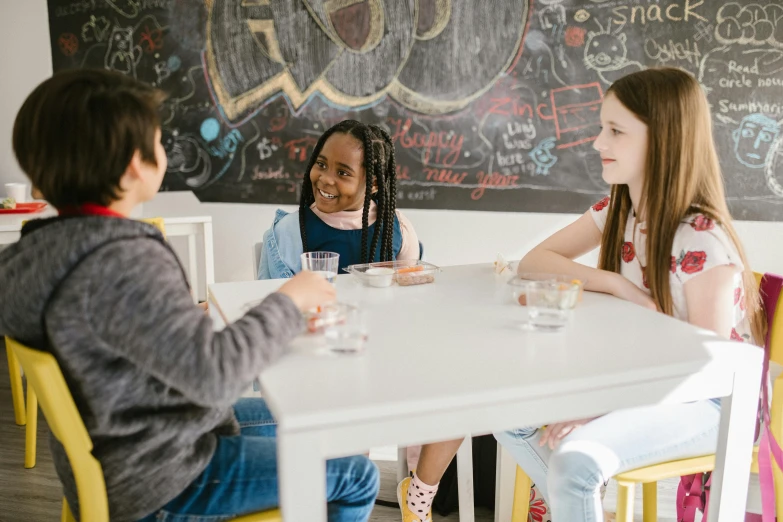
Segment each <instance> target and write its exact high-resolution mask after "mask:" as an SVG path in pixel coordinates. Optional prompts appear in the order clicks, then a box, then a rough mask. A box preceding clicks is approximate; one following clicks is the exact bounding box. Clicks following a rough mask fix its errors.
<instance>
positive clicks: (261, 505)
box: [142, 399, 379, 522]
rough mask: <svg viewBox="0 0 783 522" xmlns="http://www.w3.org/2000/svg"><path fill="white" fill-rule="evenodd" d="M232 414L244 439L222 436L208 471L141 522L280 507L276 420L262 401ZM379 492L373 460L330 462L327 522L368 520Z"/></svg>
mask: <svg viewBox="0 0 783 522" xmlns="http://www.w3.org/2000/svg"><path fill="white" fill-rule="evenodd" d="M234 411H235V413H236V418H237V420H238V421H239V426H240V428H241V434H240V435H239V436H236V437H219V438H218V444H217V448H216V449H215V454H214V455H213V456H212V461H211V462H210V463H209V465H208V466H207V468H206V469H205V470H204V472H203V473H202V474H201V475H200V476H199V477H198V478H197V479H196V480H195V481H194V482H193V483H192V484H191V485H190V486H188V488H187V489H186V490H185V491H183V492H182V493H180V495H179V496H178V497H177V498H175V499H174V500H172V501H171V502H169V503H168V504H166V505H165V506H163V507H162V508H161V509H160V510H158V511H156V512H155V513H153V514H151V515H149V516H147V517H145V518H144V519H142V521H143V522H207V521H208V522H219V521H222V520H229V519H231V518H235V517H237V516H240V515H245V514H248V513H253V512H257V511H264V510H267V509H272V508H275V507H276V506H277V505H278V482H277V441H276V440H275V437H276V433H275V432H276V428H275V419H274V418H273V417H272V414H271V413H270V411H269V409H267V407H266V403H265V402H264V401H263V400H262V399H240V400H239V402H237V403H236V404H235V405H234ZM378 487H379V478H378V468H376V467H375V464H373V463H372V461H370V459H368V458H366V457H363V456H357V457H346V458H342V459H335V460H330V461H327V463H326V499H327V501H328V507H327V511H328V515H329V521H330V522H364V521H366V520H367V519H368V518H369V517H370V512H371V511H372V508H373V505H374V503H375V497H376V495H377V494H378ZM302 502H307V499H306V498H303V499H302Z"/></svg>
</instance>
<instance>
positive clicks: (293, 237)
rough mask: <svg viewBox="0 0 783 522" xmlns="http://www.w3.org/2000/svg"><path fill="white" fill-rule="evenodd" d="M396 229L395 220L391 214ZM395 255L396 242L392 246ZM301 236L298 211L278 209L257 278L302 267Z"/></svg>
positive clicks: (421, 253) (280, 275) (284, 275)
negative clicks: (394, 245)
mask: <svg viewBox="0 0 783 522" xmlns="http://www.w3.org/2000/svg"><path fill="white" fill-rule="evenodd" d="M395 223H396V232H395V234H399V233H400V231H399V222H398V221H397V219H396V218H395ZM395 249H396V250H395V255H396V252H397V250H398V249H399V245H397V246H396V247H395ZM303 251H304V248H303V246H302V236H301V231H300V228H299V211H298V210H297V211H294V212H286V211H284V210H280V209H278V210H277V212H276V213H275V221H274V223H273V224H272V227H271V228H270V229H269V230H267V231H266V232H265V233H264V239H263V243H262V249H261V256H260V257H261V260H260V262H259V266H258V279H284V278H290V277H293V276H294V274H298V273H299V272H301V271H302V258H301V255H302V252H303ZM423 258H424V247H423V245H422V244H421V242H419V259H423Z"/></svg>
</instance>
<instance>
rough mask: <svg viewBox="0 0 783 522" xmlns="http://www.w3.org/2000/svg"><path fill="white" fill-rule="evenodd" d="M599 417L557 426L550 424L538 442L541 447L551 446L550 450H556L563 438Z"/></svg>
mask: <svg viewBox="0 0 783 522" xmlns="http://www.w3.org/2000/svg"><path fill="white" fill-rule="evenodd" d="M597 418H598V417H590V418H588V419H579V420H575V421H568V422H558V423H556V424H550V425H548V426H547V427H546V428H543V429H544V434H543V435H541V439H540V440H539V441H538V445H539V446H542V447H543V446H544V445H545V444H549V449H551V450H554V449H555V448H556V447H557V445H558V444H560V441H561V440H563V438H564V437H565V436H566V435H568V434H569V433H571V432H572V431H574V430H575V429H576V428H578V427H579V426H584V425H585V424H587V423H588V422H590V421H593V420H595V419H597Z"/></svg>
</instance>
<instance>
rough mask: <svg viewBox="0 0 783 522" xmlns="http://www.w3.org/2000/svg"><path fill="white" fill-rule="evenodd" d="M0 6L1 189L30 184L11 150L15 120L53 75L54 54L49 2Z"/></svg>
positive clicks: (3, 0)
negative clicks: (17, 183) (33, 92)
mask: <svg viewBox="0 0 783 522" xmlns="http://www.w3.org/2000/svg"><path fill="white" fill-rule="evenodd" d="M0 4H2V5H0V49H3V51H2V52H0V71H2V74H0V187H2V185H3V184H5V183H8V182H12V181H27V179H26V178H25V177H24V174H22V172H21V170H19V165H17V163H16V159H15V158H14V155H13V151H12V149H11V134H12V130H13V127H14V118H15V117H16V112H17V111H18V110H19V107H21V106H22V103H23V102H24V99H25V98H26V97H27V95H28V94H30V91H31V90H33V88H35V86H36V85H38V84H39V83H41V81H43V80H44V79H46V78H47V77H48V76H50V75H51V74H52V55H51V50H50V48H49V24H48V21H47V16H48V15H47V10H46V0H24V1H22V2H19V1H16V0H0ZM0 190H2V189H0ZM2 197H5V194H2Z"/></svg>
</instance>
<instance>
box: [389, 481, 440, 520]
mask: <svg viewBox="0 0 783 522" xmlns="http://www.w3.org/2000/svg"><path fill="white" fill-rule="evenodd" d="M410 485H411V478H410V477H406V478H404V479H402V481H400V483H399V484H397V502H398V503H399V504H400V513H401V514H402V522H432V507H430V511H429V513H427V516H426V517H425V518H420V517H419V516H418V515H416V514H415V513H414V512H413V511H411V510H410V509H409V508H408V488H409V487H410Z"/></svg>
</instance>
